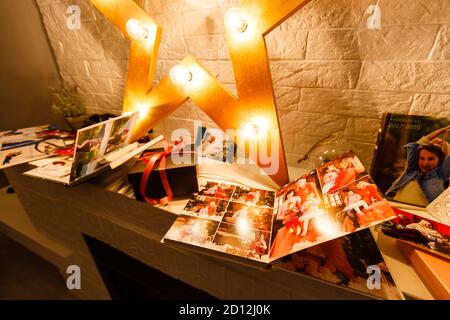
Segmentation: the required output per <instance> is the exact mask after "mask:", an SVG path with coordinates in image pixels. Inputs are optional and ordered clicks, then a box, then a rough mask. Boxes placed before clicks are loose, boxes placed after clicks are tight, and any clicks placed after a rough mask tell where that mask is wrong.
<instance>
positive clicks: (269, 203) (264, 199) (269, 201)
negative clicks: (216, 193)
mask: <svg viewBox="0 0 450 320" xmlns="http://www.w3.org/2000/svg"><path fill="white" fill-rule="evenodd" d="M232 200H233V201H235V202H242V203H245V204H249V205H254V206H265V207H270V208H273V206H274V203H275V192H274V191H267V190H260V189H253V188H249V187H236V189H235V190H234V193H233V199H232Z"/></svg>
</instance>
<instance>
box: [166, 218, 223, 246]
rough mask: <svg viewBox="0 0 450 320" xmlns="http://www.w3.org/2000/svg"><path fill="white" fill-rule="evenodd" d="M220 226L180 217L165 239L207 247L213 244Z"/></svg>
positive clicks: (205, 221) (206, 221)
mask: <svg viewBox="0 0 450 320" xmlns="http://www.w3.org/2000/svg"><path fill="white" fill-rule="evenodd" d="M218 226H219V222H217V221H213V220H207V219H201V218H196V217H191V216H186V215H180V216H179V217H178V218H177V220H176V221H175V223H174V224H173V225H172V227H171V228H170V230H169V231H168V232H167V234H166V236H165V238H167V239H170V240H175V241H180V242H185V243H190V244H194V245H198V246H205V245H207V244H208V243H211V241H212V239H213V237H214V234H215V233H216V231H217V227H218Z"/></svg>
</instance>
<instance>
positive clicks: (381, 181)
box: [372, 114, 450, 207]
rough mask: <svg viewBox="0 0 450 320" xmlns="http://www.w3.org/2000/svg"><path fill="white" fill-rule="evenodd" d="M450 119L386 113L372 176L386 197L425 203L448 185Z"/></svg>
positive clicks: (413, 202)
mask: <svg viewBox="0 0 450 320" xmlns="http://www.w3.org/2000/svg"><path fill="white" fill-rule="evenodd" d="M449 144H450V119H446V118H441V119H438V118H433V117H425V116H413V115H400V114H386V115H385V117H384V120H383V128H382V132H381V134H380V137H379V141H378V147H377V152H376V155H375V157H374V162H373V165H372V177H373V179H374V180H375V182H376V183H377V185H378V186H379V188H380V189H381V191H382V192H383V193H384V194H385V195H386V197H387V198H388V199H389V200H393V201H396V202H401V203H406V204H410V205H415V206H419V207H426V206H428V205H429V204H430V203H431V202H433V200H435V199H436V198H437V197H439V195H440V194H441V193H442V192H444V190H446V189H447V188H448V187H449V178H450V153H449V150H450V146H449Z"/></svg>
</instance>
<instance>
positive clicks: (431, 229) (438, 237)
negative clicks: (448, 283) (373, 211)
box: [382, 209, 450, 259]
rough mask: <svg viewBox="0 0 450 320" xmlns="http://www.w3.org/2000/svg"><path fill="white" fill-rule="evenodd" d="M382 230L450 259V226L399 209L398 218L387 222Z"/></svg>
mask: <svg viewBox="0 0 450 320" xmlns="http://www.w3.org/2000/svg"><path fill="white" fill-rule="evenodd" d="M382 231H383V233H384V234H385V235H387V236H390V237H393V238H397V239H401V240H405V241H407V242H408V243H410V244H412V245H415V246H417V247H419V248H422V249H425V250H427V251H430V252H432V253H434V254H438V255H441V256H443V257H445V258H447V259H450V226H447V225H445V224H442V223H439V222H436V221H433V220H429V219H425V218H422V217H419V216H417V215H414V214H412V213H409V212H405V211H402V210H398V209H397V218H395V219H394V220H391V221H388V222H385V223H384V224H383V225H382Z"/></svg>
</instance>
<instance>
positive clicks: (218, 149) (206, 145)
mask: <svg viewBox="0 0 450 320" xmlns="http://www.w3.org/2000/svg"><path fill="white" fill-rule="evenodd" d="M195 148H196V151H197V155H198V156H199V157H200V158H203V159H211V160H216V161H220V162H227V163H233V160H234V155H235V145H234V142H233V140H231V139H230V137H228V136H227V135H226V134H225V132H223V131H222V130H221V129H215V128H208V129H207V128H205V127H199V128H198V132H197V137H196V142H195Z"/></svg>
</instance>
